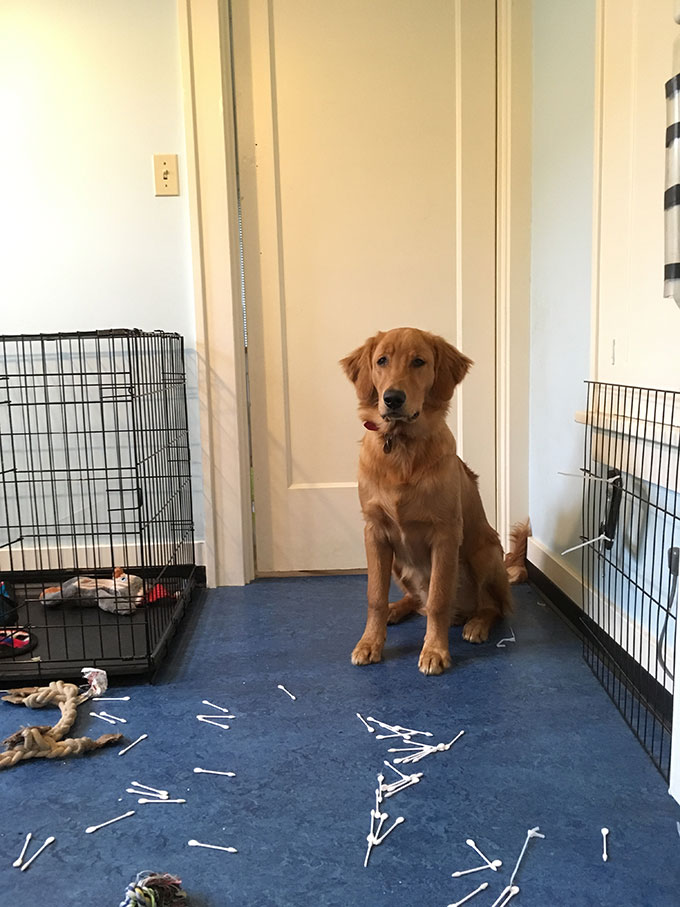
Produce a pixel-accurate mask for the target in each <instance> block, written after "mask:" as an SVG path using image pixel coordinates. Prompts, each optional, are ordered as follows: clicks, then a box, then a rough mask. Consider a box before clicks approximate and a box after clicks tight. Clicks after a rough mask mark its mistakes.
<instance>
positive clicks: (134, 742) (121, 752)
mask: <svg viewBox="0 0 680 907" xmlns="http://www.w3.org/2000/svg"><path fill="white" fill-rule="evenodd" d="M148 736H149V735H148V734H142V735H141V736H140V737H138V738H137V739H136V740H133V742H132V743H129V744H128V745H127V746H126V747H124V748H123V749H122V750H121V751H120V752H119V753H118V755H119V756H122V755H124V754H125V753H127V751H128V750H131V749H132V747H133V746H137V744H138V743H140V742H141V741H142V740H146V738H147V737H148Z"/></svg>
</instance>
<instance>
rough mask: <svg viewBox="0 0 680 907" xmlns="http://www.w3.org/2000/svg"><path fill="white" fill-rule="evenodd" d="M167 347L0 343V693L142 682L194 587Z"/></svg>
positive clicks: (179, 370) (186, 468)
mask: <svg viewBox="0 0 680 907" xmlns="http://www.w3.org/2000/svg"><path fill="white" fill-rule="evenodd" d="M196 579H197V577H196V565H195V556H194V526H193V514H192V500H191V475H190V459H189V438H188V428H187V405H186V386H185V369H184V345H183V340H182V338H181V337H180V336H179V335H178V334H170V333H163V332H160V331H159V332H152V333H145V332H142V331H138V330H109V331H95V332H85V333H80V332H78V333H66V334H39V335H22V336H0V678H1V679H2V682H3V683H9V682H12V683H14V682H16V681H19V680H27V679H34V678H37V679H39V680H42V679H54V678H57V677H58V678H64V679H66V678H67V677H79V675H80V669H81V668H82V667H84V666H88V665H94V666H97V667H100V668H103V669H104V670H106V671H107V672H108V673H110V674H146V675H147V676H148V675H150V674H151V673H152V672H153V671H154V670H155V668H156V667H157V665H158V664H159V663H160V660H161V659H162V657H163V655H164V654H165V652H166V650H167V645H168V643H169V641H170V639H171V637H172V635H173V633H174V630H175V628H176V626H177V624H178V622H179V620H180V619H181V616H182V614H183V613H184V610H185V607H186V605H187V603H188V602H189V601H190V599H191V595H192V591H193V589H194V586H195V585H196Z"/></svg>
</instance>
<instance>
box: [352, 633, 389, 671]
mask: <svg viewBox="0 0 680 907" xmlns="http://www.w3.org/2000/svg"><path fill="white" fill-rule="evenodd" d="M382 650H383V643H382V642H380V641H379V640H376V639H368V638H366V637H364V636H362V637H361V639H360V640H359V642H358V643H357V644H356V646H355V647H354V651H353V652H352V664H353V665H370V664H376V662H378V661H380V659H381V658H382Z"/></svg>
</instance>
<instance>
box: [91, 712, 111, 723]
mask: <svg viewBox="0 0 680 907" xmlns="http://www.w3.org/2000/svg"><path fill="white" fill-rule="evenodd" d="M90 715H91V716H92V717H93V718H101V720H102V721H105V722H106V723H107V724H115V723H116V722H115V721H113V720H112V719H111V718H106V717H105V716H104V715H101V714H99V713H97V712H90Z"/></svg>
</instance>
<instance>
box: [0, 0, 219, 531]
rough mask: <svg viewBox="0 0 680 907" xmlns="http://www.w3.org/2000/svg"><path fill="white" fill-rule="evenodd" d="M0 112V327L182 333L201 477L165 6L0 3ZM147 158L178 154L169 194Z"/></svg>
mask: <svg viewBox="0 0 680 907" xmlns="http://www.w3.org/2000/svg"><path fill="white" fill-rule="evenodd" d="M0 112H1V113H0V116H1V119H0V137H1V138H0V173H1V174H2V184H3V189H2V204H1V206H0V224H1V226H2V242H1V243H0V333H6V334H12V333H32V332H51V331H68V330H88V329H98V328H109V327H126V328H130V327H138V328H142V329H146V330H154V329H164V330H168V331H177V332H179V333H180V334H182V335H183V336H184V337H185V340H186V343H187V352H188V356H187V359H188V370H189V398H190V400H189V402H190V424H191V428H192V447H193V451H192V459H193V462H194V469H195V470H200V444H199V433H198V430H197V428H198V406H197V393H196V380H197V379H196V363H195V346H196V344H195V315H194V302H193V278H192V271H191V251H190V227H189V209H188V201H187V194H186V187H187V179H186V171H185V166H184V154H183V151H184V115H183V107H182V93H181V73H180V60H179V39H178V25H177V8H176V4H175V2H174V0H115V2H107V0H2V3H0ZM154 152H161V153H177V154H179V160H180V174H179V181H180V195H179V196H178V197H169V198H156V197H155V196H154V189H153V181H152V166H151V157H152V154H153V153H154ZM196 481H197V482H198V476H196ZM195 499H196V501H197V503H200V499H199V498H198V497H197V496H195ZM195 517H196V522H197V535H198V537H199V538H200V537H202V525H203V522H202V521H203V517H202V513H201V512H198V513H196V514H195Z"/></svg>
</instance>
